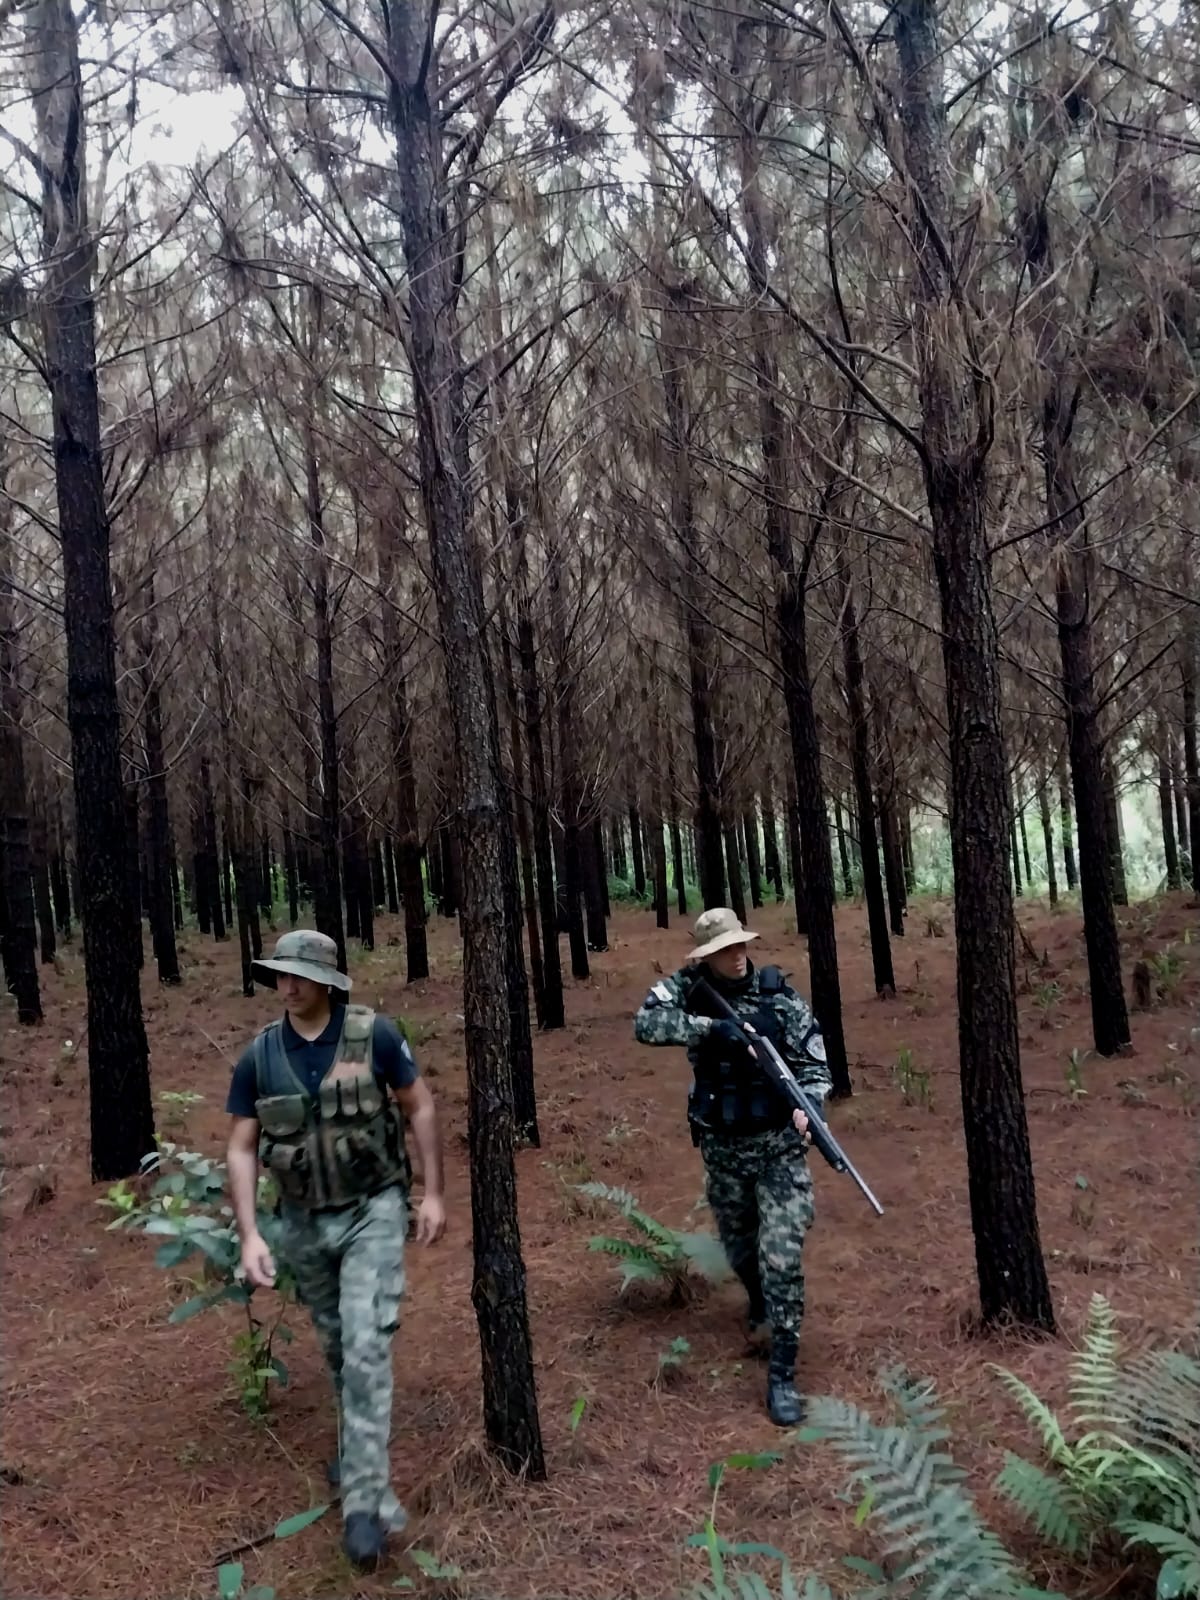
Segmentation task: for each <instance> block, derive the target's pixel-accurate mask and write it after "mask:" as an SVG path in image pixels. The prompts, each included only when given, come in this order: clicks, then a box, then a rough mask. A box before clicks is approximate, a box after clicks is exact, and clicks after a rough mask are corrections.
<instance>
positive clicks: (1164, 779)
mask: <svg viewBox="0 0 1200 1600" xmlns="http://www.w3.org/2000/svg"><path fill="white" fill-rule="evenodd" d="M1155 732H1156V734H1157V743H1158V814H1159V819H1160V821H1161V824H1162V841H1163V865H1164V866H1165V868H1166V875H1167V889H1168V891H1174V890H1176V889H1179V888H1181V887H1182V883H1181V879H1180V876H1179V847H1178V845H1177V843H1176V840H1175V778H1174V774H1173V773H1172V771H1171V725H1170V723H1169V722H1168V721H1167V719H1166V716H1165V715H1164V714H1163V713H1161V712H1160V713H1159V716H1158V726H1157V728H1156V730H1155Z"/></svg>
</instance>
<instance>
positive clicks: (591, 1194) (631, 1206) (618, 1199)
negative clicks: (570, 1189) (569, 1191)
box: [575, 1183, 637, 1216]
mask: <svg viewBox="0 0 1200 1600" xmlns="http://www.w3.org/2000/svg"><path fill="white" fill-rule="evenodd" d="M575 1187H576V1189H577V1190H578V1191H579V1193H580V1194H586V1195H587V1197H588V1199H589V1200H607V1201H608V1203H609V1205H610V1206H616V1208H617V1210H618V1211H619V1212H620V1213H621V1215H622V1216H628V1215H629V1213H630V1212H631V1211H636V1210H637V1196H636V1195H634V1194H631V1193H630V1191H629V1190H628V1189H614V1188H613V1187H612V1186H611V1185H610V1184H607V1183H577V1184H576V1185H575Z"/></svg>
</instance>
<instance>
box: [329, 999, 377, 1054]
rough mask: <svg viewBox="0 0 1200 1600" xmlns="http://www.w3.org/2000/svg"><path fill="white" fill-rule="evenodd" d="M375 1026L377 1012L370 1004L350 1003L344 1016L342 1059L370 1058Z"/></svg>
mask: <svg viewBox="0 0 1200 1600" xmlns="http://www.w3.org/2000/svg"><path fill="white" fill-rule="evenodd" d="M374 1026H375V1013H374V1011H373V1010H372V1009H371V1007H370V1006H360V1005H349V1006H347V1007H346V1011H345V1015H344V1016H343V1018H342V1037H341V1042H340V1046H339V1049H338V1059H339V1060H341V1061H362V1062H365V1061H366V1060H368V1058H369V1057H370V1054H371V1032H372V1029H373V1028H374Z"/></svg>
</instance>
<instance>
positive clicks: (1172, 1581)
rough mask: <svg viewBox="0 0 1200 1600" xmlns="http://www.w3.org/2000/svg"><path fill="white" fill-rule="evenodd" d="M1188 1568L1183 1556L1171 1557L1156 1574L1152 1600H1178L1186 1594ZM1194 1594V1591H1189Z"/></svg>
mask: <svg viewBox="0 0 1200 1600" xmlns="http://www.w3.org/2000/svg"><path fill="white" fill-rule="evenodd" d="M1188 1576H1189V1575H1188V1567H1187V1561H1186V1559H1185V1558H1184V1557H1183V1556H1172V1557H1171V1559H1170V1560H1169V1561H1168V1562H1167V1563H1166V1564H1165V1565H1164V1567H1163V1568H1162V1570H1161V1571H1160V1572H1159V1574H1158V1584H1157V1586H1156V1587H1155V1590H1154V1600H1180V1597H1181V1596H1183V1595H1186V1594H1187V1592H1188ZM1191 1592H1192V1593H1193V1594H1195V1592H1196V1591H1195V1589H1192V1591H1191Z"/></svg>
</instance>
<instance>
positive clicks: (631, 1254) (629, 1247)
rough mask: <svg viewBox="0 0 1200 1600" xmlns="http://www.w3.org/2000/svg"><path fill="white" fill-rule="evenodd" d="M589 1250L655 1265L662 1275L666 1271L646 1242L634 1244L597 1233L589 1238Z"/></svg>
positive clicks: (620, 1259) (658, 1272)
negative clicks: (648, 1248)
mask: <svg viewBox="0 0 1200 1600" xmlns="http://www.w3.org/2000/svg"><path fill="white" fill-rule="evenodd" d="M588 1249H589V1250H598V1251H600V1252H601V1253H602V1254H603V1255H606V1256H616V1258H617V1259H618V1261H640V1262H643V1263H644V1264H645V1265H646V1266H648V1267H653V1268H654V1270H655V1273H656V1274H657V1275H658V1276H659V1277H661V1276H662V1274H663V1271H664V1268H663V1264H662V1262H661V1261H659V1259H658V1257H657V1256H656V1255H655V1254H654V1253H653V1251H651V1250H647V1248H646V1246H645V1245H644V1244H633V1243H631V1242H630V1240H628V1239H610V1238H608V1237H607V1236H606V1235H604V1234H596V1235H595V1236H594V1237H593V1238H591V1239H589V1240H588Z"/></svg>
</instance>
